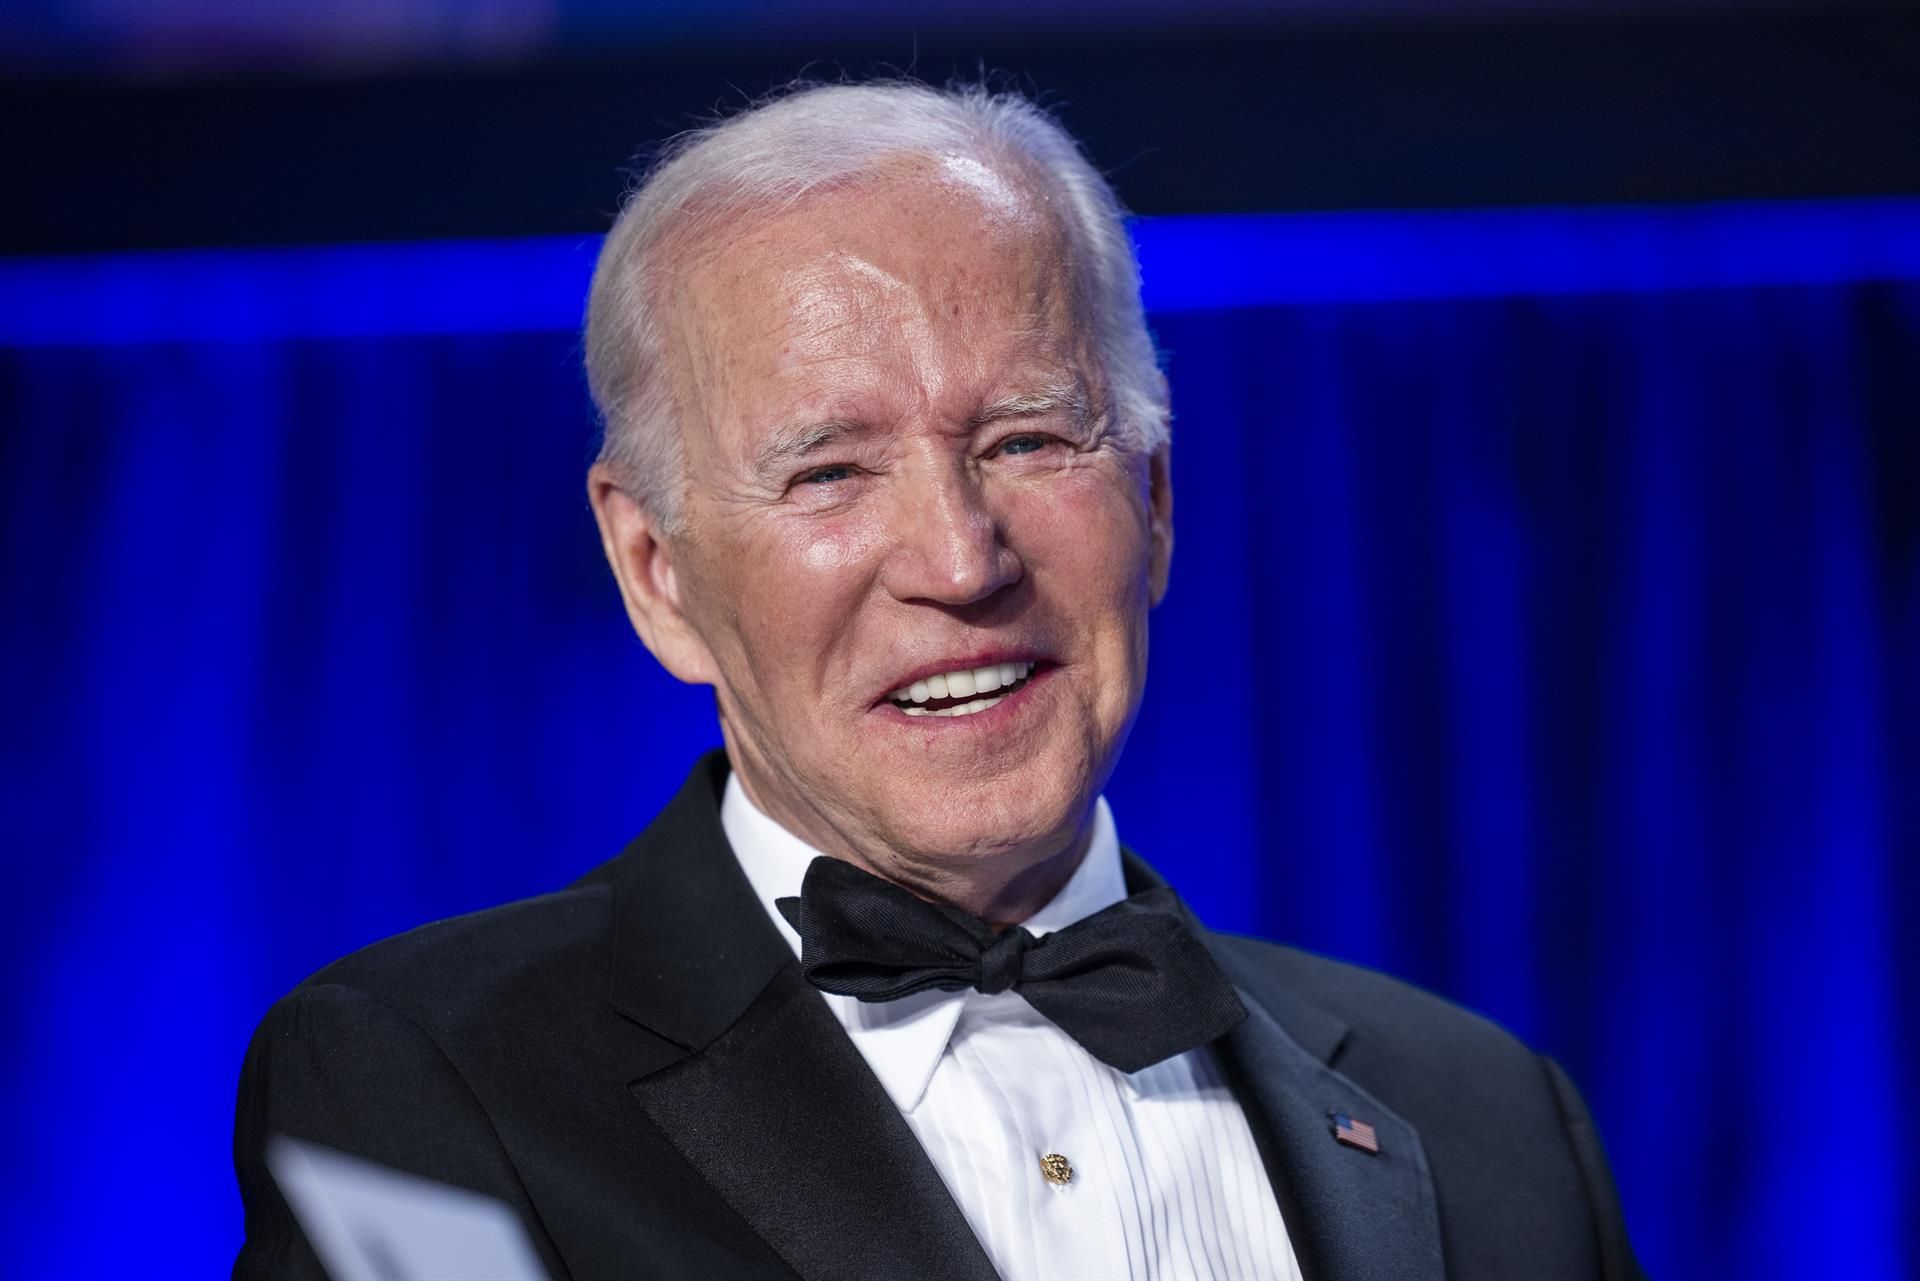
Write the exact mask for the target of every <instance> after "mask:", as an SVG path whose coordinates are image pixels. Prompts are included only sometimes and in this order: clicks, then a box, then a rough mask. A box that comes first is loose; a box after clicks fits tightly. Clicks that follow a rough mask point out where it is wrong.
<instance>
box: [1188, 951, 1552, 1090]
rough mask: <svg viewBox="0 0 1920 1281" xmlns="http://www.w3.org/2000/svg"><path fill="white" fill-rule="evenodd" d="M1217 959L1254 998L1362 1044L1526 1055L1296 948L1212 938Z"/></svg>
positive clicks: (1455, 1014) (1465, 1019) (1480, 1022)
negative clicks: (1312, 1011)
mask: <svg viewBox="0 0 1920 1281" xmlns="http://www.w3.org/2000/svg"><path fill="white" fill-rule="evenodd" d="M1214 938H1215V939H1216V940H1217V941H1218V943H1219V945H1220V946H1219V948H1218V951H1219V952H1220V953H1222V954H1223V955H1222V959H1223V960H1226V961H1227V968H1228V969H1229V971H1230V972H1232V973H1233V975H1234V977H1235V978H1236V979H1237V980H1238V981H1240V982H1241V983H1242V984H1245V985H1247V986H1249V987H1251V988H1252V989H1254V990H1255V992H1256V994H1258V995H1262V996H1269V995H1272V996H1276V997H1279V996H1281V995H1282V994H1284V996H1285V997H1286V998H1291V999H1293V1000H1296V1001H1301V1002H1305V1003H1307V1004H1309V1005H1312V1006H1313V1007H1315V1008H1317V1009H1318V1010H1320V1011H1323V1012H1324V1013H1326V1014H1329V1015H1331V1016H1333V1017H1334V1018H1336V1019H1338V1020H1340V1021H1341V1022H1342V1023H1344V1024H1346V1025H1347V1026H1348V1027H1349V1028H1350V1029H1352V1031H1351V1033H1350V1035H1352V1036H1354V1037H1357V1038H1360V1039H1363V1040H1364V1041H1367V1042H1370V1043H1372V1044H1373V1045H1375V1046H1378V1045H1381V1044H1383V1043H1384V1044H1387V1045H1400V1046H1405V1047H1407V1048H1409V1049H1415V1048H1417V1049H1418V1050H1419V1051H1420V1052H1421V1053H1423V1054H1429V1055H1432V1054H1436V1053H1437V1052H1440V1051H1445V1050H1449V1049H1450V1050H1452V1051H1454V1052H1455V1053H1456V1055H1460V1054H1464V1055H1467V1056H1468V1057H1474V1058H1479V1057H1483V1056H1487V1055H1494V1056H1498V1057H1502V1058H1504V1057H1508V1056H1513V1055H1521V1056H1524V1057H1525V1059H1526V1060H1527V1061H1528V1062H1529V1063H1531V1062H1532V1060H1533V1058H1534V1054H1533V1051H1532V1050H1531V1049H1529V1048H1528V1047H1527V1046H1526V1045H1525V1044H1524V1043H1523V1042H1522V1041H1521V1040H1520V1039H1519V1038H1518V1037H1516V1036H1515V1035H1514V1034H1513V1033H1512V1032H1510V1031H1508V1030H1507V1029H1506V1028H1504V1027H1502V1026H1500V1025H1499V1024H1498V1023H1496V1022H1494V1021H1493V1020H1492V1019H1490V1018H1488V1017H1486V1016H1485V1015H1483V1014H1479V1013H1477V1012H1475V1011H1473V1010H1470V1009H1468V1008H1467V1007H1465V1006H1463V1005H1459V1004H1457V1003H1455V1002H1453V1001H1451V1000H1448V999H1447V998H1446V997H1443V996H1440V995H1438V994H1436V993H1433V992H1430V991H1428V990H1427V989H1425V988H1423V987H1420V986H1419V985H1417V984H1414V983H1409V982H1408V981H1406V980H1405V979H1400V978H1395V977H1394V976H1393V975H1391V974H1386V973H1384V972H1382V971H1380V970H1375V969H1370V968H1368V967H1366V966H1364V965H1356V964H1354V963H1353V962H1351V961H1341V960H1336V959H1334V958H1333V957H1329V956H1321V955H1319V954H1317V953H1314V952H1308V951H1303V950H1302V949H1300V948H1296V947H1288V946H1286V945H1284V944H1280V943H1270V942H1267V941H1266V940H1264V939H1255V938H1247V937H1243V936H1240V935H1230V934H1216V935H1215V936H1214Z"/></svg>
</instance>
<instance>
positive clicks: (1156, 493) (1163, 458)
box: [1147, 445, 1173, 605]
mask: <svg viewBox="0 0 1920 1281" xmlns="http://www.w3.org/2000/svg"><path fill="white" fill-rule="evenodd" d="M1147 520H1148V522H1149V527H1148V534H1149V537H1150V538H1151V539H1152V547H1151V549H1150V550H1149V553H1148V557H1149V558H1148V562H1147V580H1148V583H1149V584H1150V586H1151V588H1152V591H1153V597H1152V599H1153V603H1154V604H1156V605H1158V604H1159V603H1160V601H1161V599H1162V598H1163V597H1165V596H1166V594H1167V575H1168V573H1169V572H1170V571H1171V570H1172V568H1173V446H1171V445H1162V446H1160V448H1158V449H1156V450H1154V451H1153V456H1152V457H1151V458H1149V459H1148V460H1147Z"/></svg>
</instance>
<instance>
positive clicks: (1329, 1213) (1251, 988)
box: [1124, 850, 1446, 1281]
mask: <svg viewBox="0 0 1920 1281" xmlns="http://www.w3.org/2000/svg"><path fill="white" fill-rule="evenodd" d="M1124 866H1125V873H1126V881H1127V889H1128V891H1129V892H1137V891H1139V890H1143V889H1148V888H1151V887H1153V886H1156V885H1161V884H1164V883H1165V882H1163V881H1161V879H1160V877H1159V876H1158V874H1156V873H1155V872H1154V870H1153V869H1152V868H1151V867H1149V866H1148V865H1147V864H1146V863H1145V862H1144V861H1142V860H1141V859H1140V858H1139V856H1138V855H1136V854H1134V853H1133V852H1132V851H1131V850H1129V851H1127V852H1126V857H1125V864H1124ZM1187 918H1188V921H1189V923H1190V924H1191V925H1192V926H1193V928H1194V930H1195V931H1196V932H1198V933H1199V935H1200V937H1201V939H1202V940H1204V941H1205V942H1206V943H1207V946H1208V950H1210V951H1211V952H1212V953H1213V956H1214V959H1215V960H1217V961H1219V962H1220V966H1221V968H1222V969H1223V970H1225V971H1226V973H1227V976H1228V977H1229V978H1231V979H1232V980H1233V982H1234V985H1235V987H1236V989H1237V990H1238V991H1239V993H1240V1000H1241V1001H1242V1003H1244V1004H1245V1005H1246V1007H1247V1018H1246V1021H1245V1022H1243V1023H1241V1024H1240V1026H1239V1027H1237V1028H1235V1029H1234V1030H1233V1031H1231V1032H1229V1033H1228V1034H1227V1035H1226V1036H1225V1037H1223V1038H1222V1039H1221V1040H1219V1041H1216V1042H1215V1043H1214V1045H1215V1047H1216V1049H1218V1050H1219V1051H1220V1053H1221V1057H1222V1059H1223V1060H1224V1065H1225V1067H1226V1069H1227V1073H1228V1076H1229V1078H1230V1079H1232V1081H1233V1083H1234V1095H1235V1097H1236V1098H1238V1099H1239V1100H1240V1104H1241V1106H1242V1107H1243V1108H1245V1109H1246V1110H1247V1111H1248V1113H1249V1117H1248V1119H1249V1121H1250V1122H1251V1123H1252V1125H1253V1128H1254V1131H1255V1133H1256V1135H1258V1136H1260V1137H1261V1138H1262V1140H1263V1141H1262V1142H1261V1144H1260V1147H1261V1154H1262V1155H1263V1156H1264V1157H1265V1158H1266V1161H1267V1174H1268V1178H1269V1180H1270V1181H1271V1182H1272V1183H1273V1190H1274V1194H1275V1195H1276V1196H1277V1197H1278V1198H1279V1201H1280V1205H1281V1210H1282V1212H1283V1214H1284V1215H1285V1217H1286V1221H1287V1235H1288V1236H1289V1238H1291V1240H1292V1242H1293V1249H1294V1254H1295V1256H1296V1257H1297V1258H1298V1259H1299V1261H1300V1266H1301V1270H1302V1271H1303V1272H1304V1273H1305V1274H1306V1277H1307V1281H1428V1279H1433V1281H1438V1279H1439V1278H1441V1277H1443V1276H1444V1275H1445V1274H1446V1267H1445V1263H1444V1260H1443V1256H1442V1253H1441V1247H1440V1214H1439V1209H1438V1203H1437V1201H1436V1200H1435V1197H1434V1191H1433V1176H1432V1173H1431V1172H1430V1171H1429V1169H1428V1167H1427V1154H1426V1150H1425V1149H1424V1148H1423V1147H1422V1146H1421V1143H1420V1135H1419V1132H1418V1131H1416V1130H1415V1129H1414V1128H1413V1127H1412V1126H1411V1125H1409V1124H1408V1123H1407V1122H1405V1121H1403V1120H1401V1119H1400V1117H1399V1116H1397V1115H1396V1114H1394V1113H1393V1112H1391V1111H1389V1110H1388V1109H1387V1108H1386V1107H1385V1106H1384V1105H1383V1104H1381V1103H1380V1102H1379V1101H1378V1100H1376V1099H1375V1098H1374V1097H1373V1096H1372V1095H1370V1094H1368V1093H1367V1092H1366V1091H1365V1090H1364V1089H1362V1088H1361V1087H1360V1086H1359V1085H1357V1084H1355V1083H1354V1082H1353V1081H1351V1080H1349V1079H1347V1077H1345V1076H1343V1075H1342V1074H1341V1073H1339V1072H1336V1071H1335V1070H1334V1069H1333V1068H1332V1067H1330V1066H1328V1064H1329V1063H1330V1062H1331V1061H1332V1059H1333V1057H1334V1055H1335V1054H1336V1053H1337V1052H1338V1050H1339V1048H1340V1045H1341V1043H1342V1042H1343V1041H1344V1040H1345V1039H1346V1036H1347V1031H1348V1029H1347V1025H1346V1024H1345V1023H1343V1022H1342V1021H1341V1020H1340V1019H1338V1018H1336V1017H1334V1015H1332V1014H1331V1013H1329V1012H1328V1011H1326V1010H1323V1009H1321V1008H1320V1007H1319V1006H1317V1005H1314V1004H1313V1003H1311V1002H1310V1001H1308V1000H1306V999H1304V997H1303V996H1302V995H1301V994H1300V993H1298V992H1294V991H1291V990H1289V989H1288V988H1287V987H1286V986H1284V985H1282V984H1279V983H1276V982H1274V981H1273V975H1272V974H1271V973H1268V972H1264V971H1263V970H1262V969H1261V967H1259V966H1253V965H1247V964H1244V963H1243V961H1242V958H1241V957H1240V956H1238V955H1236V954H1235V953H1236V949H1234V948H1231V947H1229V946H1227V945H1226V942H1227V941H1226V940H1225V939H1223V938H1222V936H1220V935H1216V934H1212V933H1211V932H1209V931H1208V930H1207V929H1206V928H1205V927H1204V926H1202V925H1201V924H1200V923H1199V921H1198V920H1196V919H1194V917H1193V914H1192V912H1191V911H1188V913H1187ZM1332 1113H1343V1114H1345V1115H1347V1116H1350V1117H1353V1118H1356V1119H1358V1120H1361V1121H1365V1122H1367V1123H1368V1124H1370V1125H1372V1126H1373V1128H1374V1132H1375V1134H1376V1135H1377V1136H1378V1138H1379V1143H1380V1151H1379V1153H1378V1154H1373V1153H1368V1152H1363V1151H1361V1150H1360V1149H1358V1148H1354V1147H1349V1146H1348V1145H1347V1144H1344V1143H1341V1142H1339V1141H1338V1140H1336V1139H1335V1138H1334V1135H1333V1121H1332V1117H1331V1116H1330V1114H1332Z"/></svg>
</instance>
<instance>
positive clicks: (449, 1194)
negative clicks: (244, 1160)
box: [267, 1135, 551, 1281]
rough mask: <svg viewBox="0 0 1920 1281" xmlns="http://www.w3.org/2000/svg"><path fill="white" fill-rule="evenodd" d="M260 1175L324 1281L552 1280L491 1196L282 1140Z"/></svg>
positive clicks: (270, 1148) (276, 1139) (274, 1141)
mask: <svg viewBox="0 0 1920 1281" xmlns="http://www.w3.org/2000/svg"><path fill="white" fill-rule="evenodd" d="M267 1166H268V1168H269V1169H271V1170H272V1171H273V1177H274V1181H275V1182H277V1183H278V1184H279V1185H280V1191H281V1192H282V1193H284V1194H285V1195H286V1198H287V1204H289V1205H291V1206H292V1207H293V1213H294V1217H295V1218H297V1219H299V1220H300V1227H301V1229H302V1230H303V1231H304V1232H305V1233H306V1234H307V1240H308V1241H310V1242H312V1243H313V1250H314V1253H315V1254H317V1255H319V1256H320V1263H321V1265H322V1266H323V1267H325V1268H326V1270H327V1276H328V1277H329V1278H331V1281H551V1279H550V1278H549V1277H548V1276H547V1274H546V1271H545V1270H544V1269H543V1268H542V1267H541V1266H540V1260H539V1258H538V1256H537V1255H535V1254H534V1252H533V1246H532V1244H531V1243H530V1242H529V1241H528V1240H527V1234H526V1231H525V1230H524V1229H523V1228H522V1227H521V1224H520V1220H519V1218H518V1217H517V1216H515V1214H514V1212H513V1211H512V1210H510V1209H508V1208H507V1207H506V1206H505V1205H503V1204H501V1203H500V1202H499V1201H496V1200H494V1199H493V1198H492V1197H488V1196H482V1195H480V1194H479V1193H478V1192H469V1191H468V1190H467V1189H465V1188H455V1187H449V1186H448V1185H446V1184H444V1183H435V1182H433V1181H432V1180H430V1179H422V1178H416V1177H415V1176H413V1175H411V1174H402V1173H400V1172H399V1171H398V1170H392V1169H388V1168H387V1167H386V1166H384V1165H376V1164H374V1163H373V1162H371V1161H365V1160H362V1159H360V1158H359V1157H354V1156H348V1155H346V1154H345V1153H343V1152H335V1151H334V1150H333V1149H331V1148H323V1147H319V1146H317V1145H315V1144H312V1143H302V1142H300V1141H299V1140H297V1139H289V1138H286V1137H285V1136H283V1135H274V1136H273V1137H272V1138H271V1139H269V1140H268V1141H267Z"/></svg>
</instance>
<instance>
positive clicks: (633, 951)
mask: <svg viewBox="0 0 1920 1281" xmlns="http://www.w3.org/2000/svg"><path fill="white" fill-rule="evenodd" d="M725 780H726V761H725V758H724V757H723V756H720V755H719V754H718V753H715V754H714V755H712V756H709V757H707V758H705V759H704V760H702V761H701V763H700V764H699V765H698V766H697V767H696V768H695V769H694V772H693V776H692V777H691V778H689V779H688V781H687V785H686V786H685V787H684V788H683V789H681V792H680V795H679V796H678V797H676V798H675V799H674V801H673V802H672V803H671V804H669V805H668V806H667V808H666V809H665V810H664V811H662V812H661V814H660V817H659V818H658V819H656V820H655V821H654V823H653V824H652V825H651V826H650V827H648V829H647V831H646V832H645V833H643V834H642V835H641V837H640V838H639V840H638V841H636V842H635V844H634V846H633V847H631V848H630V849H629V850H628V851H627V853H626V854H625V855H624V856H623V857H622V859H621V860H620V861H619V866H618V867H617V869H616V870H615V871H614V872H613V880H614V974H613V988H612V1000H613V1004H614V1006H615V1008H616V1009H618V1010H619V1011H620V1012H621V1013H622V1014H624V1015H626V1016H627V1017H628V1018H630V1019H632V1020H634V1021H635V1022H637V1023H639V1024H641V1025H642V1026H644V1027H646V1028H648V1029H649V1030H651V1031H652V1032H654V1033H655V1034H656V1035H658V1036H661V1037H664V1038H666V1039H667V1040H668V1041H671V1042H673V1043H674V1044H675V1045H678V1046H680V1047H683V1049H684V1050H685V1053H684V1054H681V1055H678V1056H677V1057H675V1058H674V1059H673V1060H672V1061H671V1062H668V1063H665V1064H661V1063H660V1062H658V1061H657V1059H656V1060H655V1061H653V1062H647V1063H640V1062H636V1063H635V1064H634V1070H635V1072H636V1073H637V1074H638V1076H637V1079H635V1080H633V1081H631V1082H630V1083H629V1086H628V1089H629V1090H630V1091H631V1093H632V1095H633V1097H634V1099H635V1101H636V1102H637V1103H638V1104H639V1105H640V1107H641V1108H642V1109H643V1110H644V1111H645V1112H646V1114H647V1116H648V1117H649V1118H650V1119H651V1120H652V1122H653V1124H654V1125H655V1126H656V1127H658V1129H659V1130H660V1132H661V1133H662V1134H664V1135H665V1136H666V1138H667V1140H668V1141H669V1142H670V1143H672V1144H673V1145H674V1147H675V1148H677V1149H678V1150H679V1151H680V1153H681V1154H682V1155H683V1156H685V1157H686V1159H687V1161H688V1162H689V1163H690V1164H691V1165H692V1166H693V1167H694V1168H695V1169H696V1170H698V1171H699V1172H700V1174H701V1175H702V1176H703V1177H704V1178H705V1179H706V1180H707V1182H708V1183H709V1184H711V1185H712V1186H713V1188H714V1189H715V1190H716V1191H717V1192H718V1193H719V1194H720V1195H721V1196H722V1197H723V1198H725V1199H726V1201H727V1202H728V1203H729V1204H730V1205H732V1206H733V1208H734V1210H735V1211H736V1212H738V1213H739V1215H740V1217H741V1218H742V1219H744V1220H745V1221H746V1222H747V1224H748V1225H749V1226H750V1227H751V1228H752V1229H753V1230H754V1231H755V1232H757V1233H759V1234H760V1235H761V1236H762V1237H763V1238H765V1240H766V1241H767V1243H768V1244H769V1245H771V1246H772V1247H773V1249H774V1250H775V1251H776V1252H778V1253H779V1255H780V1256H781V1258H783V1259H785V1260H786V1262H787V1264H788V1265H789V1266H790V1267H792V1268H793V1270H794V1271H795V1272H797V1273H799V1274H800V1276H802V1277H804V1278H828V1277H832V1278H874V1281H881V1279H883V1278H884V1279H886V1281H893V1279H894V1278H900V1277H930V1278H943V1279H944V1278H956V1279H958V1278H969V1279H972V1281H993V1278H994V1276H995V1274H994V1270H993V1265H992V1264H991V1263H990V1262H988V1260H987V1256H986V1253H985V1252H984V1251H983V1250H982V1249H981V1247H980V1243H979V1242H978V1241H977V1240H976V1239H975V1238H974V1235H973V1232H972V1230H971V1229H970V1228H969V1227H968V1226H967V1222H966V1219H965V1217H964V1216H963V1215H962V1214H961V1212H960V1210H959V1208H958V1207H957V1206H956V1205H955V1204H954V1202H953V1198H952V1196H951V1195H950V1194H949V1193H948V1192H947V1188H946V1185H945V1183H943V1182H942V1181H941V1178H940V1175H939V1173H938V1172H937V1171H936V1170H935V1169H934V1168H933V1163H932V1162H931V1161H929V1160H928V1159H927V1155H926V1152H925V1150H924V1149H922V1148H921V1146H920V1143H919V1140H918V1139H916V1138H915V1137H914V1135H913V1131H912V1130H911V1129H909V1128H908V1126H907V1123H906V1121H905V1120H904V1119H902V1117H901V1116H900V1112H899V1110H898V1109H897V1108H895V1107H894V1105H893V1102H892V1100H891V1099H889V1098H888V1097H887V1094H886V1091H885V1090H884V1089H882V1088H881V1086H880V1083H879V1082H878V1081H877V1080H875V1079H874V1076H873V1073H872V1071H871V1070H870V1069H869V1068H868V1067H867V1064H866V1061H865V1060H864V1059H862V1058H861V1057H860V1052H859V1051H858V1050H856V1049H855V1048H854V1047H853V1043H852V1042H851V1041H849V1040H848V1039H847V1035H846V1032H845V1031H844V1030H843V1029H842V1028H841V1026H840V1024H839V1022H838V1021H837V1020H836V1019H835V1018H834V1017H833V1014H832V1013H831V1012H830V1011H829V1010H828V1009H827V1007H826V1003H825V1002H823V1001H822V1000H821V999H820V996H819V994H818V993H817V992H815V991H814V990H813V989H812V988H811V987H808V986H807V984H806V982H805V980H804V979H802V978H801V976H800V967H799V964H798V962H796V961H795V960H794V958H793V953H792V952H791V951H790V950H789V949H788V947H787V945H786V942H785V941H784V940H783V939H782V938H781V937H780V935H779V933H778V932H777V931H776V930H775V929H774V927H773V924H772V922H771V921H769V920H768V919H767V915H766V912H765V910H764V909H763V908H762V907H761V906H760V902H759V900H758V899H757V898H756V897H755V896H754V893H753V889H752V887H751V886H750V885H749V884H748V883H747V880H746V876H745V874H744V873H742V872H741V871H740V865H739V863H738V862H737V861H736V860H735V859H734V857H733V852H732V850H731V849H729V848H728V846H727V843H726V838H725V835H724V834H723V832H722V831H721V828H720V820H719V806H720V792H721V788H722V787H723V786H724V783H725Z"/></svg>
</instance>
